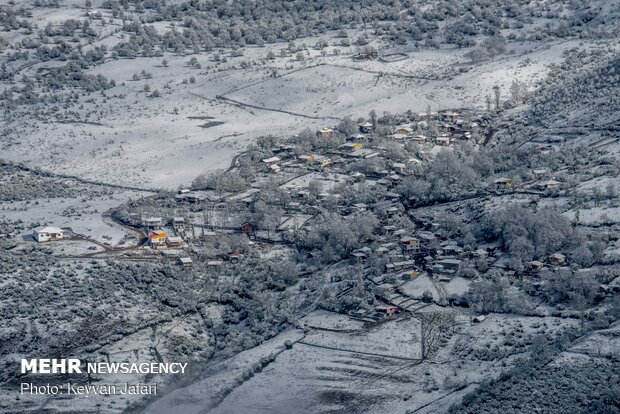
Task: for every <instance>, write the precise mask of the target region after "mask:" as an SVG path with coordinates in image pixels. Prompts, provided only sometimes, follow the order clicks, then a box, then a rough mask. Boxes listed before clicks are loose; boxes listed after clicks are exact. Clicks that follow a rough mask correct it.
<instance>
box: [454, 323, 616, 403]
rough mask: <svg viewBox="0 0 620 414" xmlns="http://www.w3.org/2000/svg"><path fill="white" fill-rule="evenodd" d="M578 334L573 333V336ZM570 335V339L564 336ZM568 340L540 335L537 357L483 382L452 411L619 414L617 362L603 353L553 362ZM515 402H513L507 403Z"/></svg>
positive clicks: (517, 364) (534, 349) (519, 363)
mask: <svg viewBox="0 0 620 414" xmlns="http://www.w3.org/2000/svg"><path fill="white" fill-rule="evenodd" d="M576 335H577V334H574V335H572V336H571V339H573V338H574V337H575V336H576ZM563 339H564V340H567V339H568V338H563ZM564 347H565V344H563V343H558V342H557V341H556V343H548V342H547V341H546V340H545V339H543V338H538V340H537V341H536V343H535V344H534V345H533V346H532V348H533V349H532V352H531V354H532V356H531V358H529V359H524V360H523V359H522V360H520V361H519V362H518V363H516V364H515V365H514V366H515V367H514V368H512V369H511V370H509V371H507V372H505V373H503V374H502V375H500V377H499V378H497V379H493V380H489V381H485V382H483V383H482V384H481V385H480V387H478V389H477V390H476V391H474V392H472V393H470V394H467V395H466V396H465V397H463V400H462V401H461V402H460V403H458V404H455V405H454V406H452V407H451V408H450V410H449V412H450V413H451V414H455V413H465V414H470V413H471V414H474V413H490V414H491V413H498V414H499V413H506V414H513V413H514V414H517V413H523V412H548V413H558V414H564V413H566V414H569V413H571V414H572V413H577V414H582V413H583V414H586V413H587V414H590V413H601V414H603V413H605V414H607V413H609V414H611V413H616V412H618V406H619V405H620V399H619V397H618V396H619V395H620V387H619V386H618V382H617V381H614V380H610V379H613V378H618V376H619V375H620V369H619V368H618V364H617V363H613V361H607V360H604V359H599V358H585V359H581V358H580V359H573V360H571V361H570V362H569V361H563V362H562V363H556V364H549V362H550V361H551V359H552V357H553V355H555V354H557V353H558V351H561V350H562V349H564ZM507 401H510V403H507Z"/></svg>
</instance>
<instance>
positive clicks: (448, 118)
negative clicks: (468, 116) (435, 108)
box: [439, 111, 460, 123]
mask: <svg viewBox="0 0 620 414" xmlns="http://www.w3.org/2000/svg"><path fill="white" fill-rule="evenodd" d="M439 118H440V119H441V120H442V121H444V122H452V123H456V122H457V121H458V120H459V118H460V114H458V113H457V112H451V111H441V112H439Z"/></svg>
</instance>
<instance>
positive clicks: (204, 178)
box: [191, 170, 249, 193]
mask: <svg viewBox="0 0 620 414" xmlns="http://www.w3.org/2000/svg"><path fill="white" fill-rule="evenodd" d="M248 186H249V182H248V181H247V180H246V179H245V178H243V177H242V176H241V174H239V172H238V171H237V170H230V171H225V170H217V171H212V172H210V173H207V174H201V175H199V176H198V177H196V178H195V179H194V181H192V186H191V187H192V189H194V190H215V191H217V192H218V193H221V192H236V191H243V190H245V189H247V188H248Z"/></svg>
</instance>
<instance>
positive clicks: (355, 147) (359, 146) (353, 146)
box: [338, 142, 364, 153]
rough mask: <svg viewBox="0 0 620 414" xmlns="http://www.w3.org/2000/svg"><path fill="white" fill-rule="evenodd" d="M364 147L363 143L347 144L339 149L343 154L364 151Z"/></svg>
mask: <svg viewBox="0 0 620 414" xmlns="http://www.w3.org/2000/svg"><path fill="white" fill-rule="evenodd" d="M363 146H364V144H362V143H361V142H347V143H346V144H342V145H341V146H339V147H338V149H339V150H340V151H343V152H347V153H351V152H354V151H357V150H360V149H362V147H363Z"/></svg>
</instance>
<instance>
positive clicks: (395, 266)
mask: <svg viewBox="0 0 620 414" xmlns="http://www.w3.org/2000/svg"><path fill="white" fill-rule="evenodd" d="M414 267H415V260H404V261H400V262H394V263H388V264H386V265H385V270H386V272H388V273H392V272H395V271H398V270H405V269H412V268H414Z"/></svg>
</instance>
